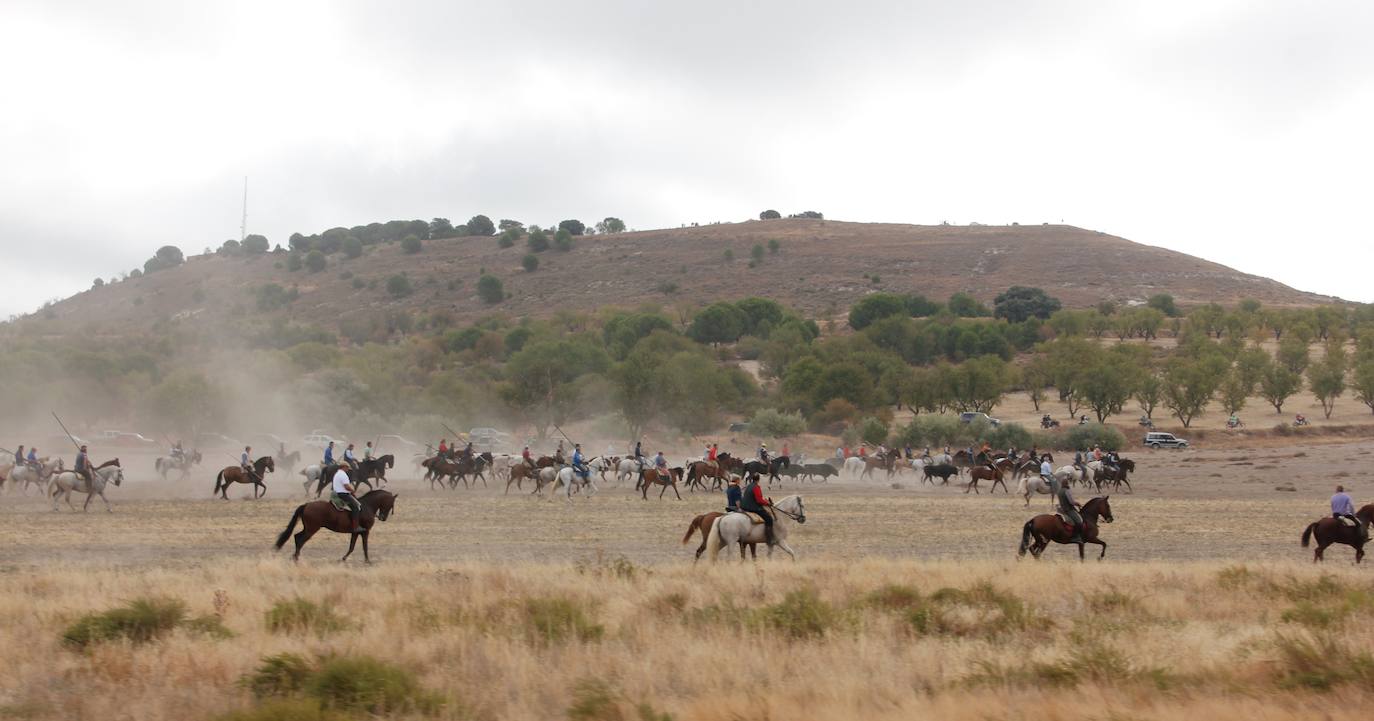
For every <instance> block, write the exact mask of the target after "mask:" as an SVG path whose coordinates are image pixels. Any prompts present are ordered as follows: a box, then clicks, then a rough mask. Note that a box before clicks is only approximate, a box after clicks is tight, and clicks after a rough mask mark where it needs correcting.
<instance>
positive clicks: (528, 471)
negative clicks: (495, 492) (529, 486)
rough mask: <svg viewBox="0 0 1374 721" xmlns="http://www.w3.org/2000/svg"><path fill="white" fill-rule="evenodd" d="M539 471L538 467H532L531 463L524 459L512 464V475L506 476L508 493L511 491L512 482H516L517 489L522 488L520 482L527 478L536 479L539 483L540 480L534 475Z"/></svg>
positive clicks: (536, 482)
mask: <svg viewBox="0 0 1374 721" xmlns="http://www.w3.org/2000/svg"><path fill="white" fill-rule="evenodd" d="M537 472H538V470H537V469H535V468H531V467H530V464H528V463H526V462H524V461H523V460H522V461H520V462H519V463H515V464H512V465H511V467H510V475H509V476H508V477H507V478H506V493H510V484H512V483H514V484H515V490H517V491H518V490H521V488H520V484H521V482H522V481H525V480H531V481H534V482H535V484H536V485H537V484H538V483H539V480H538V479H537V478H535V477H534V475H535V473H537Z"/></svg>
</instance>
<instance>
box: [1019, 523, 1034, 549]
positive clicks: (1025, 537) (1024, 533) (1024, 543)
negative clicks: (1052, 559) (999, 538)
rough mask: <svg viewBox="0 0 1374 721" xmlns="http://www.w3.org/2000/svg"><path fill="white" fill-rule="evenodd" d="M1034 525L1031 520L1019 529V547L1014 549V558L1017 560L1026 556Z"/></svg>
mask: <svg viewBox="0 0 1374 721" xmlns="http://www.w3.org/2000/svg"><path fill="white" fill-rule="evenodd" d="M1034 525H1035V519H1031V520H1029V521H1026V525H1024V526H1022V527H1021V547H1020V548H1017V549H1016V556H1017V557H1018V558H1019V557H1021V556H1024V555H1026V551H1027V550H1028V549H1030V538H1031V529H1032V528H1033V527H1034Z"/></svg>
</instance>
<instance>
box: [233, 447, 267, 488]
mask: <svg viewBox="0 0 1374 721" xmlns="http://www.w3.org/2000/svg"><path fill="white" fill-rule="evenodd" d="M252 452H253V447H252V446H244V447H243V454H242V455H240V456H239V468H242V469H243V475H245V476H248V478H249V479H252V480H254V481H259V480H262V479H260V478H258V474H256V473H254V472H253V457H252V455H250V454H251V453H252Z"/></svg>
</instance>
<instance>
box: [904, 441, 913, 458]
mask: <svg viewBox="0 0 1374 721" xmlns="http://www.w3.org/2000/svg"><path fill="white" fill-rule="evenodd" d="M905 452H906V453H905V456H904V457H905V458H906V459H907V460H908V461H909V460H911V459H912V458H915V456H913V455H911V444H910V443H908V444H906V448H905Z"/></svg>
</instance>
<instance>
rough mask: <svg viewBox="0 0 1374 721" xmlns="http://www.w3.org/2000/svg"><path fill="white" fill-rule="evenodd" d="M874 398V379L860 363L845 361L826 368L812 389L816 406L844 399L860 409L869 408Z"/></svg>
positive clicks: (812, 397)
mask: <svg viewBox="0 0 1374 721" xmlns="http://www.w3.org/2000/svg"><path fill="white" fill-rule="evenodd" d="M872 396H873V377H872V376H870V375H869V374H868V371H867V370H866V369H865V368H864V367H863V366H861V365H859V364H858V363H854V362H850V361H844V362H841V363H836V364H834V365H830V366H826V367H825V368H824V370H822V371H821V374H820V378H818V379H817V381H816V385H815V387H814V388H812V389H811V399H812V402H813V404H814V405H815V406H824V405H825V404H826V403H829V402H830V401H831V400H834V399H836V398H843V399H844V400H847V401H849V402H850V403H853V404H854V405H855V406H857V407H859V408H867V407H868V406H869V404H870V401H871V399H872Z"/></svg>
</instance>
